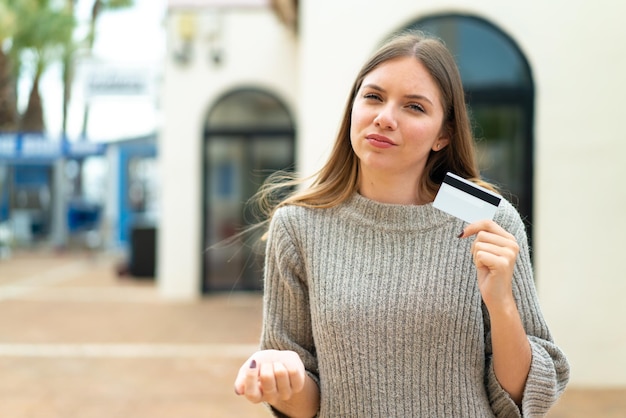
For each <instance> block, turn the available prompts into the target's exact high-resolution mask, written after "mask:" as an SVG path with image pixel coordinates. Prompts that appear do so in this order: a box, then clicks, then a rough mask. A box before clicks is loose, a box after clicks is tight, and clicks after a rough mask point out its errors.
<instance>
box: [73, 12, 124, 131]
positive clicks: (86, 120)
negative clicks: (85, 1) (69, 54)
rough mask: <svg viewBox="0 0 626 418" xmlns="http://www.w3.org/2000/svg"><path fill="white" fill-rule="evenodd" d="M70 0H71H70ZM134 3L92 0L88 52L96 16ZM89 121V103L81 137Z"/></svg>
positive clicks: (96, 22)
mask: <svg viewBox="0 0 626 418" xmlns="http://www.w3.org/2000/svg"><path fill="white" fill-rule="evenodd" d="M70 1H71V0H70ZM133 4H134V0H94V2H93V6H92V7H91V20H90V22H89V34H88V35H87V48H88V50H89V53H91V52H92V50H93V45H94V43H95V40H96V27H97V24H98V18H99V17H100V15H101V13H102V11H103V10H107V9H110V10H114V9H122V8H126V7H130V6H132V5H133ZM88 122H89V104H86V105H85V111H84V113H83V128H82V134H83V137H86V136H87V125H88Z"/></svg>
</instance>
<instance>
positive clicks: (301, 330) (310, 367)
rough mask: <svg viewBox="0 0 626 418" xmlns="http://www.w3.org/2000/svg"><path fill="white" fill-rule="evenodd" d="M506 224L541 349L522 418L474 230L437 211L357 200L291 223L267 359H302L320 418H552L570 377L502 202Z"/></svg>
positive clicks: (279, 235) (523, 309)
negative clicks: (505, 374) (503, 360)
mask: <svg viewBox="0 0 626 418" xmlns="http://www.w3.org/2000/svg"><path fill="white" fill-rule="evenodd" d="M495 220H496V222H498V223H499V224H500V225H501V226H503V227H504V228H505V229H506V230H507V231H509V232H510V233H512V234H513V235H515V237H516V238H517V241H518V243H519V244H520V247H521V251H520V255H519V257H518V261H517V265H516V268H515V273H514V296H515V299H516V301H517V306H518V309H519V311H520V314H521V318H522V321H523V323H524V327H525V329H526V333H527V334H528V339H529V341H530V345H531V348H532V364H531V368H530V374H529V376H528V380H527V383H526V388H525V391H524V399H523V404H522V410H521V411H520V410H519V408H518V407H517V406H516V405H515V404H514V402H513V401H512V400H511V398H510V397H509V396H508V394H507V393H506V392H505V391H504V390H503V389H502V388H501V386H500V385H499V383H498V381H497V380H496V377H495V374H494V371H493V366H492V361H491V343H490V327H489V318H488V313H487V311H486V309H485V307H484V305H483V304H482V302H481V296H480V292H479V290H478V286H477V280H476V270H475V267H474V264H473V263H472V258H471V255H470V245H471V243H472V241H473V239H472V238H465V239H459V238H457V236H458V234H459V233H460V232H461V230H462V229H463V226H464V224H463V222H462V221H459V220H457V219H456V218H454V217H452V216H449V215H447V214H445V213H444V212H441V211H439V210H438V209H435V208H433V206H432V204H427V205H422V206H404V205H390V204H383V203H379V202H375V201H372V200H369V199H366V198H365V197H363V196H361V195H359V194H355V195H354V196H353V197H352V198H351V199H350V200H348V201H347V202H346V203H344V204H342V205H340V206H337V207H335V208H331V209H307V208H302V207H296V206H288V207H284V208H281V209H279V210H278V211H277V212H276V213H275V215H274V217H273V219H272V221H271V223H270V231H269V239H268V247H267V255H266V272H265V294H264V327H263V332H262V340H261V347H262V348H264V349H266V348H274V349H279V350H294V351H296V352H297V353H299V355H300V357H301V358H302V360H303V362H304V365H305V367H306V370H307V372H308V374H309V375H310V376H311V377H312V378H313V379H314V380H315V381H316V382H317V383H318V384H319V387H320V393H321V404H320V410H319V414H318V416H319V417H321V418H327V417H367V418H369V417H380V418H393V417H397V418H407V417H429V418H430V417H447V418H449V417H494V416H495V417H519V416H521V415H523V416H525V417H537V416H542V415H544V414H545V413H546V412H547V410H548V409H549V407H550V406H551V405H552V404H553V403H554V402H555V401H556V399H557V398H558V396H559V395H560V394H561V392H562V391H563V390H564V388H565V385H566V383H567V380H568V376H569V366H568V363H567V360H566V359H565V357H564V355H563V353H562V352H561V351H560V350H559V348H558V347H557V346H556V345H555V344H554V342H553V341H552V338H551V336H550V333H549V331H548V327H547V326H546V323H545V322H544V319H543V317H542V315H541V312H540V308H539V305H538V302H537V296H536V293H535V287H534V283H533V273H532V267H531V263H530V258H529V250H528V245H527V238H526V233H525V230H524V225H523V223H522V221H521V219H520V217H519V214H518V213H517V211H516V210H515V209H514V208H513V207H512V206H511V204H510V203H509V202H506V201H503V204H501V207H500V208H499V209H498V212H497V214H496V217H495ZM274 412H275V413H276V414H277V415H279V416H280V415H281V414H280V413H278V412H277V411H274Z"/></svg>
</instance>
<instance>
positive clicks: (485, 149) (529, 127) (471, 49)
mask: <svg viewBox="0 0 626 418" xmlns="http://www.w3.org/2000/svg"><path fill="white" fill-rule="evenodd" d="M407 29H413V30H414V29H417V30H421V31H423V32H426V33H429V34H432V35H434V36H436V37H438V38H440V39H442V40H443V41H444V43H445V44H446V46H447V47H448V49H449V50H450V51H451V52H452V54H453V56H454V57H455V59H456V61H457V65H458V67H459V71H460V73H461V78H462V80H463V86H464V88H465V95H466V101H467V104H468V107H469V110H470V118H471V120H472V127H473V129H474V137H475V138H476V148H477V153H478V159H479V167H480V171H481V175H482V176H483V178H485V179H486V180H487V181H489V182H492V183H494V184H495V185H496V186H498V187H499V188H500V191H501V192H502V194H503V195H504V196H505V197H506V198H507V199H508V200H510V201H511V203H513V205H515V206H516V208H517V209H518V211H519V212H520V215H521V216H522V219H524V222H525V223H526V228H527V234H528V238H529V240H531V239H532V219H533V213H532V208H533V153H534V146H533V143H534V138H533V123H534V122H533V118H534V95H535V93H534V83H533V80H532V73H531V69H530V66H529V64H528V61H527V60H526V58H525V56H524V54H523V53H522V51H521V50H520V48H519V47H518V46H517V44H516V43H515V42H514V41H513V39H511V38H510V37H509V36H508V35H507V34H505V33H504V32H503V31H502V30H501V29H499V28H497V27H496V26H495V25H493V24H491V23H490V22H488V21H486V20H484V19H481V18H478V17H474V16H467V15H459V14H446V15H435V16H429V17H427V18H424V19H420V20H418V21H416V22H414V23H413V24H411V25H409V26H408V27H407Z"/></svg>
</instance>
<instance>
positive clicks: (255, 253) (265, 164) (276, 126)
mask: <svg viewBox="0 0 626 418" xmlns="http://www.w3.org/2000/svg"><path fill="white" fill-rule="evenodd" d="M294 141H295V130H294V126H293V119H292V117H291V115H290V113H289V112H288V110H287V108H286V107H285V106H284V104H283V103H282V102H281V101H280V100H278V99H277V98H276V97H275V96H273V95H272V94H270V93H268V92H265V91H261V90H255V89H243V90H236V91H233V92H230V93H228V94H226V95H224V96H223V97H222V98H220V99H219V100H218V101H217V102H216V104H215V105H214V106H213V108H212V109H211V110H210V111H209V114H208V116H207V119H206V124H205V131H204V143H205V152H204V156H205V157H204V158H205V163H204V167H205V168H204V192H203V195H204V199H203V204H204V211H203V213H204V240H203V243H204V250H205V251H204V254H205V258H204V266H203V272H204V273H203V289H202V290H203V292H208V291H213V290H258V289H261V288H262V270H263V248H261V246H260V245H259V244H260V242H259V241H258V238H259V237H258V236H256V235H254V234H245V235H243V236H238V235H237V233H238V232H241V231H242V229H244V228H246V227H247V226H249V225H250V224H251V223H255V222H256V221H257V220H256V219H255V217H254V215H253V214H252V213H250V211H249V210H248V208H249V207H248V206H247V205H246V203H247V202H248V200H249V199H250V198H251V197H252V196H253V195H254V194H255V193H256V191H257V190H258V188H259V186H260V185H261V184H262V183H263V181H264V180H265V179H266V178H267V176H268V175H269V174H270V173H272V172H274V171H276V170H285V169H290V168H293V164H294V159H295V157H294V155H295V152H294ZM232 237H236V239H232Z"/></svg>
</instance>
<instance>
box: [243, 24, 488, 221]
mask: <svg viewBox="0 0 626 418" xmlns="http://www.w3.org/2000/svg"><path fill="white" fill-rule="evenodd" d="M406 56H411V57H414V58H415V59H417V60H418V61H419V62H421V63H422V64H423V65H424V66H425V67H426V69H427V70H428V72H429V73H430V75H431V76H432V78H433V80H434V81H435V83H436V84H437V86H438V87H439V91H440V93H441V101H442V104H443V113H444V121H443V126H442V129H443V130H445V131H446V133H447V134H448V136H449V138H450V142H449V144H448V146H446V147H445V148H443V149H442V150H441V151H437V152H434V151H431V153H430V155H429V157H428V160H427V162H426V167H425V170H424V173H425V174H426V175H424V176H423V177H422V179H421V181H420V185H419V188H420V190H419V192H420V195H421V196H424V197H425V198H426V199H428V200H430V201H432V200H434V198H435V195H436V194H437V191H438V190H439V187H440V186H441V183H442V181H443V178H444V176H445V174H446V172H448V171H451V172H453V173H455V174H457V175H459V176H461V177H463V178H466V179H470V180H472V181H474V182H476V183H479V184H481V185H482V186H484V187H487V188H489V189H492V190H494V189H495V188H494V187H493V186H492V185H490V184H489V183H486V182H484V181H482V180H481V179H480V172H479V169H478V164H477V162H476V156H475V146H474V138H473V136H472V130H471V125H470V120H469V116H468V111H467V107H466V104H465V94H464V92H463V85H462V83H461V76H460V74H459V70H458V68H457V65H456V62H455V61H454V58H453V57H452V55H451V54H450V52H449V51H448V49H447V48H446V47H445V45H444V44H443V42H442V41H440V40H438V39H435V38H430V37H427V36H424V35H423V34H421V33H420V32H407V33H402V34H399V35H396V36H394V37H393V38H391V39H390V40H389V41H388V42H386V43H385V44H384V45H383V46H381V47H380V48H379V49H378V50H377V51H376V52H375V53H374V54H373V55H372V56H371V58H370V59H369V60H368V61H367V62H366V63H365V65H364V66H363V67H362V68H361V70H360V72H359V73H358V75H357V77H356V79H355V81H354V84H353V85H352V89H351V90H350V95H349V96H348V100H347V103H346V105H345V109H344V113H343V119H342V121H341V124H340V126H339V131H338V133H337V137H336V139H335V144H334V146H333V149H332V152H331V154H330V157H329V159H328V161H327V162H326V164H324V166H323V167H322V168H321V169H320V170H319V171H318V172H317V173H316V174H314V175H313V176H311V177H309V178H306V179H297V178H295V177H294V176H293V175H291V174H287V173H278V174H276V175H274V176H270V178H269V179H268V181H267V182H266V183H265V184H264V185H263V186H262V187H261V189H260V190H259V192H258V193H257V194H256V195H255V197H254V198H253V199H254V200H256V203H257V204H258V205H259V208H260V209H261V211H262V212H263V213H264V214H265V216H266V217H267V219H271V216H272V215H273V213H274V211H275V210H276V209H278V208H279V207H281V206H286V205H298V206H305V207H310V208H329V207H333V206H336V205H339V204H341V203H342V202H344V201H345V200H346V199H348V198H349V197H350V196H352V195H353V194H354V193H355V192H356V191H357V185H358V176H359V168H358V167H359V164H358V163H359V161H358V158H357V156H356V154H355V153H354V151H353V150H352V145H351V142H350V125H351V119H350V117H351V113H352V106H353V103H354V100H355V97H356V94H357V92H358V91H359V89H360V87H361V84H362V82H363V79H364V78H365V77H366V76H367V75H368V74H369V73H370V72H371V71H373V70H374V69H375V68H377V67H378V66H379V65H381V64H383V63H384V62H387V61H389V60H392V59H395V58H399V57H406ZM311 180H312V182H311V184H310V186H308V187H306V188H303V189H301V188H300V186H301V185H302V184H304V183H305V182H310V181H311ZM289 189H292V190H293V189H295V190H294V191H293V192H291V193H289V194H288V195H287V196H286V197H285V190H289Z"/></svg>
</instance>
